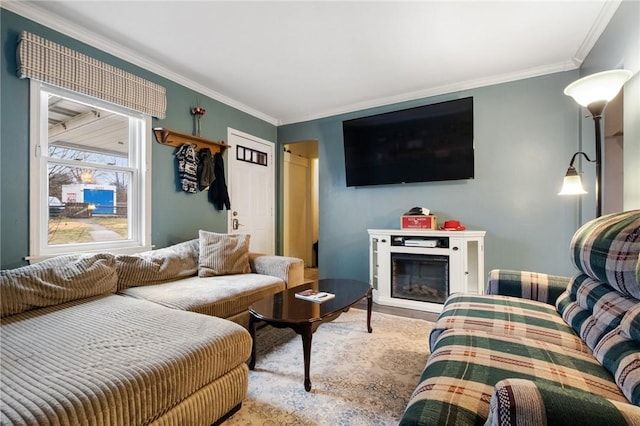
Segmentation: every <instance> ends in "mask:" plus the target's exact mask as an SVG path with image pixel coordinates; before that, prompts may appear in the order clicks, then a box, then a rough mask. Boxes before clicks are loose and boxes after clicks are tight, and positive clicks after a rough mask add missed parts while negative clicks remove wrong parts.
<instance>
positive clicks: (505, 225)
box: [278, 71, 579, 280]
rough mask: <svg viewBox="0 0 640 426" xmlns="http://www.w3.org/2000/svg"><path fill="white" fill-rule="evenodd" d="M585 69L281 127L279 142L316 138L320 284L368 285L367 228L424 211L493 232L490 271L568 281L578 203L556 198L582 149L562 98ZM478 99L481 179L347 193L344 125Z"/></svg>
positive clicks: (575, 112) (571, 110) (569, 103)
mask: <svg viewBox="0 0 640 426" xmlns="http://www.w3.org/2000/svg"><path fill="white" fill-rule="evenodd" d="M577 77H578V71H572V72H565V73H558V74H553V75H548V76H544V77H538V78H531V79H527V80H521V81H516V82H512V83H506V84H499V85H494V86H489V87H483V88H479V89H474V90H466V91H463V92H458V93H451V94H447V95H443V96H437V97H432V98H428V99H421V100H418V101H412V102H405V103H402V104H398V105H389V106H385V107H380V108H373V109H369V110H366V111H359V112H357V113H350V114H344V115H339V116H334V117H330V118H324V119H320V120H314V121H310V122H305V123H297V124H292V125H288V126H282V127H280V128H279V129H278V142H279V143H280V144H284V143H290V142H294V141H297V140H307V139H318V141H319V143H318V145H319V146H318V150H319V153H318V156H319V167H320V201H319V204H320V240H319V272H320V275H321V276H325V277H326V276H341V277H351V278H355V279H362V280H368V234H367V229H368V228H396V229H397V228H398V227H399V220H400V219H399V218H400V215H401V214H402V213H403V212H405V211H407V210H408V209H409V208H411V207H413V206H423V207H427V208H429V209H431V210H432V212H433V213H434V214H436V215H437V216H438V221H439V222H443V221H445V220H447V219H457V220H460V221H461V222H463V223H464V224H465V225H466V226H467V228H468V229H481V230H486V231H487V236H486V239H485V265H486V266H485V267H486V268H487V270H489V269H492V268H517V269H528V270H535V271H543V272H548V273H554V274H568V273H571V272H572V271H573V269H572V267H571V265H570V264H569V256H568V246H569V241H570V238H571V235H572V234H573V232H574V231H575V230H576V228H577V227H578V220H577V217H578V209H577V207H578V204H577V201H576V199H574V198H562V197H559V196H558V195H557V193H558V191H559V189H560V186H561V182H562V178H563V176H564V173H565V172H566V170H567V166H568V163H569V159H570V158H571V155H572V154H573V152H575V151H576V147H577V143H578V120H579V109H578V107H577V105H576V104H575V103H574V102H573V100H572V99H571V98H568V97H567V96H565V95H564V94H563V93H562V91H563V89H564V87H565V86H567V85H568V84H569V83H571V82H572V81H573V80H575V79H576V78H577ZM466 96H473V98H474V132H475V169H476V173H475V179H473V180H468V181H457V182H432V183H416V184H404V185H384V186H377V187H360V188H347V187H346V186H345V173H344V149H343V139H342V121H343V120H345V119H351V118H355V117H363V116H367V115H371V114H377V113H382V112H387V111H393V110H397V109H401V108H408V107H413V106H418V105H425V104H430V103H435V102H440V101H445V100H450V99H456V98H462V97H466Z"/></svg>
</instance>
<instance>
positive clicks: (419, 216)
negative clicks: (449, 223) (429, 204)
mask: <svg viewBox="0 0 640 426" xmlns="http://www.w3.org/2000/svg"><path fill="white" fill-rule="evenodd" d="M437 227H438V218H437V217H436V216H435V215H432V214H431V211H430V210H429V209H428V208H426V207H413V208H412V209H411V210H409V211H407V212H405V213H404V214H403V215H402V216H401V217H400V229H437Z"/></svg>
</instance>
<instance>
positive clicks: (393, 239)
mask: <svg viewBox="0 0 640 426" xmlns="http://www.w3.org/2000/svg"><path fill="white" fill-rule="evenodd" d="M368 232H369V271H370V274H369V282H370V284H371V286H372V287H373V300H374V302H376V303H379V304H381V305H387V306H396V307H400V308H408V309H417V310H421V311H428V312H436V313H439V312H441V311H442V304H441V303H432V302H426V301H419V300H409V299H407V298H401V297H394V294H393V291H392V279H393V278H392V274H393V271H392V269H393V268H392V261H391V257H392V253H407V254H415V255H424V256H429V255H435V256H448V259H449V283H448V284H449V294H452V293H459V292H465V293H477V294H481V293H482V292H483V289H484V236H485V234H486V232H485V231H471V230H469V231H467V230H465V231H439V230H400V229H369V230H368ZM416 241H417V242H425V244H424V245H422V246H421V245H420V244H418V246H416V245H412V244H411V243H415V242H416ZM429 242H431V243H433V244H429ZM428 245H436V246H435V247H425V246H428Z"/></svg>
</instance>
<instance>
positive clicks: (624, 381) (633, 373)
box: [593, 304, 640, 405]
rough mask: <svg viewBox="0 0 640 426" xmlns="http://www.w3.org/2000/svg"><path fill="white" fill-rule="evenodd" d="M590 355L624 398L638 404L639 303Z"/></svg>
mask: <svg viewBox="0 0 640 426" xmlns="http://www.w3.org/2000/svg"><path fill="white" fill-rule="evenodd" d="M593 354H594V355H595V357H596V358H597V359H598V361H600V362H601V363H602V365H603V366H604V367H605V368H606V369H607V370H609V371H610V372H611V374H613V376H614V378H615V380H616V384H617V385H618V386H619V387H620V389H622V392H623V393H624V395H625V396H626V397H627V399H629V401H630V402H631V403H633V404H635V405H640V304H638V305H636V306H635V307H634V308H632V309H630V310H629V312H627V313H626V315H625V316H624V318H623V319H622V322H621V323H620V326H619V327H617V328H616V329H615V330H613V331H611V332H610V333H609V334H607V335H606V336H605V337H603V338H602V340H601V341H600V343H599V344H598V346H596V347H595V349H594V350H593Z"/></svg>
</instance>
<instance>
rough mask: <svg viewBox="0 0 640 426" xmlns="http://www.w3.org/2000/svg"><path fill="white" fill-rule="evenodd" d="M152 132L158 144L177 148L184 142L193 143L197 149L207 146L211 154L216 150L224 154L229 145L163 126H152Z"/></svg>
mask: <svg viewBox="0 0 640 426" xmlns="http://www.w3.org/2000/svg"><path fill="white" fill-rule="evenodd" d="M153 133H154V134H155V136H156V140H157V141H158V143H159V144H162V145H169V146H175V147H176V148H179V147H181V146H182V145H183V144H185V143H190V144H192V145H195V147H196V148H195V149H196V150H197V151H199V150H201V149H203V148H209V149H210V150H211V154H215V153H216V152H219V153H220V154H224V152H225V150H226V149H227V148H229V147H230V146H231V145H227V144H226V143H224V141H220V142H217V141H214V140H210V139H205V138H202V137H199V136H193V135H190V134H188V133H182V132H178V131H176V130H170V129H165V128H164V127H154V128H153Z"/></svg>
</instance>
